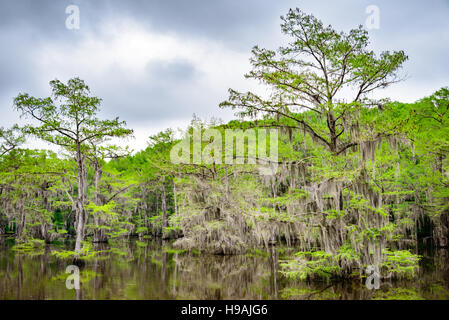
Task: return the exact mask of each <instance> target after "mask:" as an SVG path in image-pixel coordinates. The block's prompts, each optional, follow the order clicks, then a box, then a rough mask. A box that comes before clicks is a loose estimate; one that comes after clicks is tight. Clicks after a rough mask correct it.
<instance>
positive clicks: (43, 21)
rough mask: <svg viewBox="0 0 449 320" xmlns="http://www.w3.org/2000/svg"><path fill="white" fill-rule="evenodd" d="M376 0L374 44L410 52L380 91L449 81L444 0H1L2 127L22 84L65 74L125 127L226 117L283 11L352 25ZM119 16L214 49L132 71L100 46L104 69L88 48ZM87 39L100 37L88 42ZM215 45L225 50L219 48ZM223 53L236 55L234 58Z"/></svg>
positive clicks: (407, 90)
mask: <svg viewBox="0 0 449 320" xmlns="http://www.w3.org/2000/svg"><path fill="white" fill-rule="evenodd" d="M69 4H77V5H79V7H80V11H81V29H80V30H77V31H71V30H67V29H66V28H65V19H66V17H67V15H66V14H65V8H66V6H67V5H69ZM372 4H374V5H377V6H378V7H379V8H380V14H381V15H380V17H381V24H380V29H379V30H372V31H370V36H371V40H372V41H371V42H372V46H373V48H374V49H375V50H377V51H379V50H387V49H388V50H405V51H406V53H407V54H408V55H409V56H410V60H409V61H408V62H407V64H406V65H405V68H404V72H405V73H407V74H408V75H409V77H410V78H409V80H407V82H405V83H402V84H400V85H398V86H395V87H394V88H392V89H390V90H388V91H385V94H388V95H391V96H392V97H393V98H394V99H401V100H406V101H410V100H414V99H416V98H419V97H421V96H424V95H427V94H430V93H431V92H432V91H434V90H436V89H438V88H439V87H441V86H443V85H449V75H448V74H447V70H448V69H449V62H448V59H447V57H448V56H449V20H448V19H447V17H448V16H449V3H448V2H447V1H445V0H434V1H433V2H432V4H431V5H430V4H426V3H425V2H421V1H405V0H403V1H386V0H378V1H374V2H373V1H371V0H369V1H365V0H363V1H355V0H348V1H338V2H337V1H331V0H323V1H312V0H304V1H294V0H283V1H268V0H267V1H260V0H216V1H207V0H189V1H185V0H173V1H163V0H151V1H145V0H134V1H119V0H110V1H107V0H96V1H86V0H72V1H65V0H63V1H50V0H40V1H33V0H5V1H2V2H1V3H0V46H1V48H2V49H1V50H0V115H1V119H0V126H9V125H11V124H12V123H13V122H15V121H16V118H17V115H16V114H13V113H11V109H10V107H11V104H12V99H13V97H14V96H15V95H17V94H18V93H19V92H29V93H30V94H32V95H37V96H44V95H48V94H49V88H48V82H49V80H51V79H54V78H56V77H57V78H62V79H64V78H67V77H71V76H80V77H81V78H83V79H85V80H86V81H87V83H88V84H89V85H90V86H91V88H92V90H93V92H94V94H96V95H98V96H100V97H102V98H103V99H104V103H103V111H102V115H103V116H105V117H115V116H120V117H121V118H123V119H125V120H127V121H128V124H129V126H131V127H134V126H135V127H140V128H142V127H146V128H151V127H158V128H160V127H161V126H163V124H164V123H167V124H168V123H172V122H174V121H186V122H187V121H188V120H189V119H190V118H191V116H192V114H193V113H196V114H198V115H199V116H202V117H211V116H215V117H222V118H224V119H229V118H230V112H226V111H223V110H220V109H219V108H218V106H217V105H218V103H219V102H220V101H221V100H223V99H224V98H225V97H226V91H227V89H228V87H229V86H232V87H234V86H237V87H238V89H243V90H244V89H246V88H245V85H244V83H243V80H242V79H243V74H244V73H245V72H247V71H248V69H245V68H247V65H245V64H243V63H242V59H243V60H244V61H247V59H248V58H249V57H250V48H251V47H252V46H253V45H256V44H259V45H260V46H262V47H269V48H273V49H274V48H276V47H277V46H279V45H280V44H281V42H282V37H281V34H280V28H279V24H280V20H279V16H280V15H282V14H285V13H286V12H287V10H288V9H289V8H290V7H300V8H302V9H303V10H304V11H306V12H310V13H313V14H314V15H316V16H317V17H319V18H320V19H321V20H323V22H324V23H325V24H332V25H333V26H334V27H335V28H336V29H337V30H340V29H341V30H348V29H350V28H353V27H356V26H357V25H359V24H363V23H364V21H365V19H366V17H367V15H366V13H365V8H366V7H367V6H368V5H372ZM122 18H125V19H128V20H127V21H134V22H135V23H137V24H138V25H139V26H141V27H142V28H143V30H146V31H148V32H149V33H151V34H156V35H162V36H173V37H174V39H176V41H178V42H179V48H183V49H178V47H176V49H175V50H184V49H185V48H186V47H185V46H184V47H183V45H184V44H186V46H187V44H190V43H194V44H195V45H196V46H202V48H203V49H204V50H203V51H204V52H205V53H206V57H207V54H208V53H209V52H211V54H215V55H216V57H217V58H216V59H217V61H216V65H213V64H208V65H207V68H206V69H205V67H204V66H200V65H199V63H200V62H201V61H199V62H198V58H197V57H195V56H192V57H190V58H189V57H187V56H186V54H184V53H183V52H179V54H178V52H175V53H176V54H178V55H177V56H175V57H170V58H168V57H167V58H165V57H163V56H162V57H161V56H158V57H156V58H154V59H151V60H150V62H148V63H147V64H146V65H144V66H143V69H142V70H139V72H138V73H139V74H138V75H137V74H133V71H130V70H127V69H126V67H125V66H126V64H123V63H122V62H123V61H120V57H121V56H119V55H118V56H117V58H116V59H117V61H115V60H114V59H115V56H114V55H112V56H111V55H110V52H107V51H104V53H105V54H108V57H109V58H110V59H111V61H112V62H111V63H109V64H107V65H106V66H105V67H104V68H100V67H98V68H96V66H91V64H89V63H90V61H91V60H92V59H93V57H94V56H95V57H96V58H97V59H98V63H100V64H101V62H102V61H101V57H100V58H98V53H97V52H96V50H100V51H101V47H102V46H105V45H106V46H107V44H109V43H111V42H113V41H115V40H116V35H115V34H114V33H112V34H108V33H107V32H104V26H105V23H112V24H114V23H115V21H117V20H118V19H122ZM89 41H91V42H92V41H94V42H95V41H96V42H95V43H97V42H98V46H97V47H96V46H86V43H90V42H89ZM125 44H126V42H125ZM83 46H85V49H84V50H85V51H82V50H81V49H82V48H84V47H83ZM220 46H221V47H220ZM80 48H81V49H80ZM86 48H87V49H86ZM217 48H218V49H217ZM220 48H222V49H220ZM122 49H123V48H122ZM125 49H126V48H124V49H123V50H125ZM156 49H157V48H156ZM89 50H90V51H89ZM111 50H114V49H111ZM186 50H187V49H186ZM220 50H222V51H224V52H223V56H220V55H219V54H218V53H217V52H220ZM125 51H126V50H125ZM102 52H103V51H102ZM72 53H73V54H72ZM127 54H129V55H131V57H133V55H135V54H139V53H138V52H137V53H136V52H132V51H129V52H128V53H127ZM192 54H193V55H195V54H197V52H196V51H195V52H194V53H192ZM80 55H82V56H81V57H80ZM55 57H57V58H58V59H63V62H61V61H57V59H56V58H55ZM111 57H112V58H111ZM242 57H243V58H242ZM106 58H107V57H105V59H106ZM226 59H228V60H226ZM229 59H236V60H235V63H234V62H233V61H234V60H233V61H229ZM237 59H239V60H238V61H237ZM44 60H45V61H44ZM47 60H48V61H47ZM131 62H132V59H131ZM87 66H88V67H87Z"/></svg>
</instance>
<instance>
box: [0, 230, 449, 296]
mask: <svg viewBox="0 0 449 320" xmlns="http://www.w3.org/2000/svg"><path fill="white" fill-rule="evenodd" d="M71 247H72V245H68V244H60V245H47V246H45V247H44V248H42V249H40V250H37V251H32V252H28V253H19V252H15V251H13V250H12V249H11V248H12V244H11V243H9V241H7V240H6V239H5V238H3V239H2V240H1V242H0V300H5V299H27V300H44V299H45V300H47V299H50V300H52V299H59V300H62V299H85V300H91V299H102V300H104V299H139V300H140V299H143V300H144V299H152V300H157V299H249V300H251V299H304V300H305V299H343V300H352V299H357V300H359V299H449V268H448V267H447V266H449V264H448V263H447V262H448V260H449V252H448V251H447V250H443V249H441V250H435V251H433V252H430V253H429V252H427V253H424V252H419V254H421V255H423V259H422V261H421V263H420V271H419V276H418V277H417V278H416V279H414V280H401V281H385V280H381V282H380V289H379V290H374V289H373V290H370V289H368V288H367V287H366V286H365V280H360V281H352V282H350V281H347V282H346V281H345V282H335V283H333V282H332V283H326V282H322V283H320V282H318V283H316V282H315V283H308V282H301V281H297V282H295V281H291V280H287V279H285V278H284V277H283V276H282V275H281V274H280V273H279V260H282V259H283V258H285V254H286V253H289V252H291V253H293V252H295V250H294V249H293V250H292V249H291V248H290V249H285V248H282V247H273V248H271V249H270V250H269V251H268V252H264V251H256V252H254V253H253V254H247V255H236V256H214V255H206V254H202V255H200V254H186V253H182V252H179V251H176V250H173V249H172V247H171V246H170V243H166V242H164V243H162V242H161V241H155V240H148V241H145V242H140V241H136V240H130V241H129V242H128V243H126V244H123V243H121V244H120V245H119V246H117V247H111V246H107V245H106V246H101V247H95V248H94V249H95V250H108V251H105V252H103V253H101V254H100V255H99V256H98V257H95V258H92V259H90V260H87V261H86V264H85V266H84V267H82V268H81V269H80V270H81V271H80V279H81V284H80V289H79V290H75V289H67V287H66V280H67V278H68V277H69V276H70V275H71V274H70V273H66V268H67V267H68V266H69V265H70V264H71V262H70V260H67V261H66V260H62V259H60V258H57V257H55V256H54V255H52V254H51V251H52V250H54V249H56V250H62V249H69V248H71ZM111 248H113V249H112V250H110V249H111ZM443 266H446V267H443Z"/></svg>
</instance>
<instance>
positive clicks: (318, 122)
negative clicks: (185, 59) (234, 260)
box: [0, 10, 449, 280]
mask: <svg viewBox="0 0 449 320" xmlns="http://www.w3.org/2000/svg"><path fill="white" fill-rule="evenodd" d="M281 30H282V32H283V34H284V35H286V36H288V37H289V39H290V42H289V43H288V44H287V45H286V46H284V47H280V48H279V49H277V50H269V49H263V48H259V47H258V46H255V47H254V48H253V50H252V57H251V64H252V70H251V71H250V72H249V73H248V74H246V75H245V76H246V77H247V78H250V79H253V80H256V81H259V82H260V84H261V85H262V86H264V87H265V88H266V89H267V90H266V92H267V94H266V95H265V96H261V95H258V94H256V93H253V92H246V93H245V92H243V93H242V92H237V91H235V90H233V89H230V90H229V98H228V99H227V100H226V101H224V102H222V103H221V104H220V108H232V109H234V110H235V111H236V116H238V118H236V120H232V121H230V122H228V123H216V122H215V123H213V122H211V123H208V122H205V121H201V120H199V119H193V120H192V123H191V125H190V126H189V127H188V128H186V129H185V132H184V133H183V134H184V135H185V137H191V136H193V135H194V132H195V131H196V132H200V133H207V134H208V135H207V139H205V140H203V141H202V143H201V146H202V152H203V159H204V155H205V154H206V153H207V157H209V159H212V163H210V162H209V163H194V162H193V161H186V163H174V162H173V161H172V157H171V155H172V153H171V152H172V150H173V148H174V147H176V146H178V145H179V143H180V142H181V141H182V139H183V137H182V136H179V134H177V133H176V132H175V130H173V129H167V130H166V131H164V132H161V133H159V134H157V135H154V136H151V137H150V138H149V141H148V147H147V148H146V149H145V150H142V151H139V152H137V153H132V152H130V151H129V150H128V149H127V148H123V147H120V146H117V145H122V144H120V143H117V145H115V144H112V142H114V141H117V139H127V138H129V137H131V136H132V134H133V131H132V129H129V128H127V125H126V123H125V122H122V121H120V120H119V119H118V118H117V119H113V120H102V119H100V118H98V113H99V111H100V105H101V99H100V98H97V97H95V96H94V95H93V94H92V93H91V91H90V88H89V87H88V85H87V84H86V83H85V82H84V81H83V80H81V79H79V78H73V79H71V80H69V81H68V82H67V83H63V82H61V81H59V80H53V81H51V82H50V89H51V96H50V97H46V98H37V97H33V96H31V95H29V94H26V93H24V94H18V95H17V97H16V98H15V100H14V109H15V110H16V111H17V112H18V114H20V116H21V117H22V119H23V120H25V121H27V123H28V124H27V125H23V126H18V125H14V126H11V128H6V129H5V128H2V129H1V131H0V141H1V155H0V234H7V235H9V236H10V237H14V238H15V246H14V250H18V251H20V250H21V251H30V250H33V248H38V247H41V246H43V245H45V243H51V242H54V241H58V240H59V241H60V240H68V241H73V250H72V251H64V250H56V251H55V253H54V254H55V255H57V256H58V257H59V258H61V259H74V260H75V261H77V262H82V261H83V259H88V258H90V257H92V256H95V254H96V253H97V252H98V251H97V250H96V249H95V244H97V243H104V242H109V243H110V244H111V246H113V244H114V243H117V242H120V241H128V239H129V238H130V237H139V239H140V240H143V239H149V238H153V237H161V238H163V239H171V240H173V241H174V246H175V247H177V248H179V249H182V250H186V251H188V252H202V253H212V254H220V255H235V254H244V253H246V252H248V251H249V250H254V248H258V249H259V250H262V249H267V250H268V248H270V247H271V246H274V245H277V244H281V243H282V244H285V245H287V246H291V247H294V248H295V251H297V253H296V254H294V255H293V256H291V257H290V258H289V259H285V260H283V261H281V263H280V271H281V273H282V274H283V275H284V276H285V277H287V278H290V279H301V280H305V279H312V280H313V279H322V278H326V279H331V278H350V277H354V276H357V275H361V274H363V273H364V270H366V268H368V267H369V266H378V267H379V269H380V274H381V276H382V277H385V278H402V277H413V276H415V274H416V272H417V268H418V262H419V260H420V256H419V255H417V254H416V253H417V251H416V249H417V248H418V247H419V246H431V247H447V246H448V245H449V205H448V204H449V201H448V200H449V161H448V159H447V154H448V152H449V88H441V89H439V88H435V90H436V91H435V93H434V94H432V95H430V96H427V97H423V98H422V99H421V100H419V101H416V102H415V103H402V102H398V101H390V100H389V99H386V98H385V99H373V98H370V97H371V96H372V94H373V93H376V94H377V93H381V92H382V90H381V89H383V88H386V87H388V86H390V85H394V84H395V83H396V82H398V81H401V80H402V78H401V68H402V66H403V65H404V63H406V61H407V60H408V57H407V56H406V54H405V53H404V52H402V51H394V52H390V51H385V52H382V53H380V54H376V53H374V52H373V51H371V50H370V49H369V39H368V32H367V31H366V30H364V29H363V28H361V27H360V28H356V29H353V30H351V31H349V32H347V33H344V32H337V31H335V30H334V29H333V28H332V27H331V26H325V25H324V24H323V23H322V22H321V21H320V20H318V19H317V18H315V17H314V16H312V15H307V14H305V13H303V12H301V11H299V10H290V11H289V12H288V13H287V14H286V15H285V16H283V17H282V24H281ZM224 89H225V88H224ZM94 91H95V90H94V88H93V90H92V92H94ZM219 111H220V110H219V109H218V106H217V114H218V115H219ZM212 129H213V130H212ZM230 129H233V130H235V136H236V141H241V142H245V141H248V142H247V144H246V145H245V146H244V152H243V154H244V155H245V157H244V158H245V159H243V160H244V161H239V160H238V157H237V148H238V146H237V144H238V143H237V142H236V147H235V148H234V146H232V147H231V150H229V149H227V151H228V153H227V154H228V155H229V153H230V154H231V156H232V157H231V158H232V160H233V161H234V162H235V163H231V164H230V163H229V162H226V161H225V158H224V156H225V155H224V153H223V152H218V151H220V150H221V151H223V150H224V149H226V145H225V144H224V141H222V142H221V143H220V142H218V143H215V144H214V148H215V149H214V150H213V152H211V143H212V140H211V137H210V134H209V133H210V132H214V133H217V134H218V133H219V134H221V135H223V137H224V136H225V134H226V133H225V132H228V131H229V130H230ZM239 129H240V131H239ZM254 129H259V130H262V131H263V130H267V132H268V130H270V129H271V130H272V129H276V130H278V131H277V132H279V134H278V136H277V139H278V140H277V144H278V156H277V160H276V161H275V162H276V163H275V164H276V166H275V168H276V171H275V173H274V174H271V175H266V174H262V173H261V172H260V170H259V169H260V168H259V167H258V166H257V165H255V164H254V163H253V162H251V161H250V155H251V154H253V152H252V151H253V150H252V149H251V148H254V146H251V143H250V142H251V141H252V140H251V137H250V132H253V130H254ZM211 130H212V131H211ZM227 130H228V131H227ZM243 130H246V131H243ZM262 131H259V132H262ZM30 137H34V138H37V139H40V140H43V141H45V142H48V143H50V144H54V145H56V146H58V147H59V148H60V150H61V151H60V152H59V153H55V152H51V151H46V150H35V149H31V148H24V147H23V145H24V143H25V142H26V141H27V139H28V138H30ZM203 137H204V136H203ZM245 137H246V138H245ZM124 141H126V140H124ZM189 141H190V140H189ZM214 141H215V142H217V141H219V140H216V138H215V139H214ZM257 141H258V144H259V145H260V144H261V143H260V141H262V140H260V139H259V140H257ZM265 147H267V146H265ZM268 147H269V146H268ZM188 149H189V150H190V146H189V147H188ZM193 156H194V155H193ZM257 158H258V159H260V158H262V155H261V154H257ZM188 160H191V159H190V158H189V159H188ZM228 160H229V159H228Z"/></svg>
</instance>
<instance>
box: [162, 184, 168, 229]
mask: <svg viewBox="0 0 449 320" xmlns="http://www.w3.org/2000/svg"><path fill="white" fill-rule="evenodd" d="M164 180H165V179H164ZM161 189H162V204H161V207H162V208H161V209H162V238H164V231H165V228H167V199H166V194H165V181H163V182H162V187H161Z"/></svg>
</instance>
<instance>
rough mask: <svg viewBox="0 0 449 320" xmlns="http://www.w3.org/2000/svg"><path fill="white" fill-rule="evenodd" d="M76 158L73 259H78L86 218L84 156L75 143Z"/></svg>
mask: <svg viewBox="0 0 449 320" xmlns="http://www.w3.org/2000/svg"><path fill="white" fill-rule="evenodd" d="M76 160H77V164H78V197H77V198H76V205H75V210H76V216H77V226H76V241H75V253H76V254H75V260H78V258H79V253H80V252H81V244H82V242H83V240H84V228H85V225H86V218H87V216H86V212H85V209H84V204H85V200H86V193H87V175H86V172H85V162H84V158H83V156H82V154H81V146H80V145H79V144H78V145H77V155H76Z"/></svg>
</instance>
